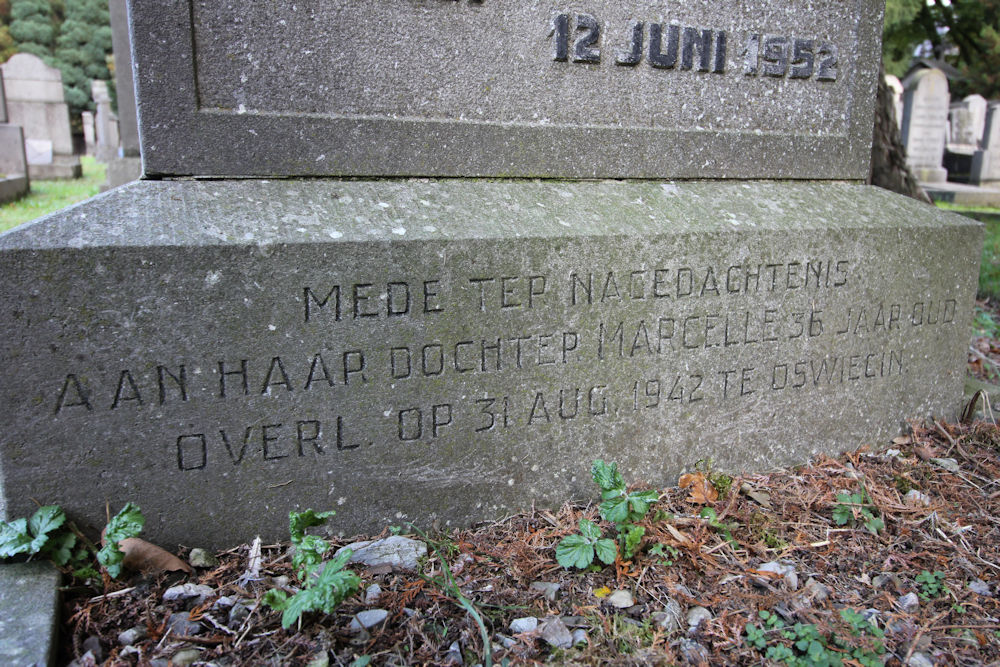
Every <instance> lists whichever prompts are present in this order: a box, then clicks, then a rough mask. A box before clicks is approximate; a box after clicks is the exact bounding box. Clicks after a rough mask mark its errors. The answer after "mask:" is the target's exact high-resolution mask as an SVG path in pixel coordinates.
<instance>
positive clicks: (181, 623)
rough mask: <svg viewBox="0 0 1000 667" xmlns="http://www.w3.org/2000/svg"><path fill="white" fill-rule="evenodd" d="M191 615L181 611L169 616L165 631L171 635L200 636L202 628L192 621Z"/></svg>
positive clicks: (199, 624)
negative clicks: (167, 630) (168, 631)
mask: <svg viewBox="0 0 1000 667" xmlns="http://www.w3.org/2000/svg"><path fill="white" fill-rule="evenodd" d="M190 619H191V615H190V614H189V613H188V612H186V611H182V612H179V613H176V614H170V618H168V619H167V629H169V630H170V634H172V635H175V636H176V635H186V636H191V635H197V634H200V633H201V632H202V631H203V630H204V628H202V627H201V623H198V622H196V621H192V620H190Z"/></svg>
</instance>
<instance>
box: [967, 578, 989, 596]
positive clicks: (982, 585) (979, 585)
mask: <svg viewBox="0 0 1000 667" xmlns="http://www.w3.org/2000/svg"><path fill="white" fill-rule="evenodd" d="M969 590H970V591H972V592H973V593H976V594H977V595H985V596H987V597H990V596H992V595H993V591H992V590H990V585H989V584H988V583H986V582H985V581H983V580H982V579H973V580H972V581H970V582H969Z"/></svg>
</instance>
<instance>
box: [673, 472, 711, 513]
mask: <svg viewBox="0 0 1000 667" xmlns="http://www.w3.org/2000/svg"><path fill="white" fill-rule="evenodd" d="M677 485H678V486H680V487H681V488H682V489H689V493H690V495H689V496H688V497H687V501H688V502H689V503H693V504H695V505H707V504H709V503H714V502H715V501H716V500H718V499H719V492H718V491H716V490H715V487H714V486H712V482H710V481H709V479H708V478H707V477H706V476H705V475H704V474H703V473H700V472H689V473H685V474H683V475H681V477H680V479H679V480H678V482H677Z"/></svg>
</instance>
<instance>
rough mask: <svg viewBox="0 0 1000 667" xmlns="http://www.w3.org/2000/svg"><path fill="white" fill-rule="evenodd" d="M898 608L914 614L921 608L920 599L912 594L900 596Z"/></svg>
mask: <svg viewBox="0 0 1000 667" xmlns="http://www.w3.org/2000/svg"><path fill="white" fill-rule="evenodd" d="M896 606H897V607H899V608H900V609H901V610H903V611H904V612H906V613H910V612H914V611H916V610H917V609H919V608H920V598H919V597H917V594H916V593H913V592H910V593H907V594H906V595H901V596H899V599H898V600H896Z"/></svg>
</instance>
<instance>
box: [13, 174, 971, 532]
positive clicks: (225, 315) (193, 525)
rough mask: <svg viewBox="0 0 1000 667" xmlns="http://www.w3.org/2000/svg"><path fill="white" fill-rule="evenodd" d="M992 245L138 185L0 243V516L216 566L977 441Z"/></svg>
mask: <svg viewBox="0 0 1000 667" xmlns="http://www.w3.org/2000/svg"><path fill="white" fill-rule="evenodd" d="M982 237H983V228H982V225H981V224H979V223H977V222H975V221H973V220H970V219H968V218H965V217H962V216H959V215H955V214H952V213H948V212H945V211H940V210H938V209H936V208H934V207H931V206H928V205H926V204H923V203H920V202H917V201H915V200H913V199H910V198H908V197H903V196H901V195H897V194H894V193H891V192H888V191H885V190H882V189H880V188H875V187H867V186H861V185H850V184H843V183H809V182H688V183H679V184H671V183H658V182H649V181H601V182H593V181H587V182H567V181H554V180H546V181H494V180H479V179H471V180H458V179H452V180H442V181H435V180H427V179H419V180H387V179H386V180H371V181H366V180H318V179H317V180H271V181H267V180H220V181H138V182H136V183H131V184H129V185H125V186H122V187H119V188H116V189H114V190H112V191H109V192H107V193H105V194H103V195H98V196H97V197H95V198H94V199H91V200H90V201H87V202H84V203H82V204H78V205H76V206H74V207H71V208H69V209H65V210H63V211H60V212H57V213H54V214H52V215H50V216H48V217H46V218H44V219H43V220H41V221H39V222H37V223H35V224H32V225H28V226H26V227H22V228H18V229H15V230H12V231H11V232H9V233H7V234H4V235H2V236H0V284H3V285H4V289H3V290H0V312H3V313H7V314H8V316H7V317H4V318H0V377H3V378H4V381H3V382H2V383H0V423H2V424H3V425H4V428H3V429H2V430H0V475H2V478H0V487H2V494H0V497H2V498H3V499H4V501H5V503H6V511H7V513H8V515H9V517H17V516H25V515H28V514H30V513H31V512H32V511H34V509H35V508H36V507H37V505H36V504H35V500H37V501H38V502H39V503H42V504H54V503H58V504H60V505H62V506H63V507H64V508H65V509H66V510H67V512H68V513H69V514H70V515H71V516H72V517H73V518H74V519H75V520H76V521H77V522H78V524H79V525H81V526H87V527H88V528H91V529H95V530H97V529H99V528H100V527H101V526H102V525H103V524H104V522H105V515H104V511H105V502H108V503H110V505H111V510H112V512H116V511H117V510H118V509H119V508H120V507H121V506H122V505H123V504H124V503H125V502H126V501H133V502H136V503H137V504H138V505H139V506H140V507H142V509H143V511H144V513H145V516H146V529H145V532H144V533H143V537H145V538H146V539H149V540H151V541H153V542H155V543H157V544H160V545H162V546H164V547H166V548H168V549H172V548H173V547H174V546H176V545H177V544H178V543H183V544H198V545H203V546H206V547H208V548H217V547H224V546H229V545H232V544H234V543H237V542H242V541H246V540H248V539H251V538H252V537H253V536H255V535H261V536H262V537H263V538H264V539H266V540H275V539H283V538H286V537H287V531H288V512H289V510H293V509H298V510H302V509H304V508H307V507H312V508H315V509H317V510H319V509H330V508H335V509H336V510H337V516H336V517H335V519H334V524H333V525H334V526H335V530H337V531H343V532H344V533H346V534H352V533H355V532H357V531H362V530H364V531H372V532H378V531H379V530H381V529H382V528H383V527H384V526H385V525H387V524H397V525H398V524H400V523H403V522H406V521H413V522H416V523H417V524H418V525H421V526H427V525H429V524H430V523H431V522H433V521H434V520H440V522H441V525H442V526H449V525H459V524H468V523H471V522H473V521H477V520H484V519H489V518H493V517H497V516H502V515H505V514H507V513H509V512H511V511H513V510H517V509H523V508H528V507H530V506H532V505H533V504H534V505H537V506H539V507H558V506H560V505H561V504H562V503H563V502H565V501H567V500H570V499H592V498H594V497H595V496H594V494H595V487H594V485H593V483H592V482H591V480H590V474H589V468H590V465H591V461H592V460H593V459H595V458H603V459H605V460H613V461H617V462H618V463H619V464H620V465H621V466H622V469H623V470H624V471H625V474H626V476H627V477H628V478H629V479H637V480H644V481H645V482H647V483H649V484H651V485H655V486H664V485H668V484H675V483H676V481H677V475H678V473H680V472H682V471H683V470H685V469H687V470H690V469H692V468H693V466H694V465H695V463H696V462H697V461H698V460H699V459H712V460H713V462H714V464H715V465H717V466H719V468H720V469H722V470H727V471H741V470H749V471H753V470H764V469H770V468H773V467H775V466H784V465H790V464H794V463H800V462H803V461H805V460H807V459H808V458H810V457H811V456H813V455H815V454H817V453H819V452H826V453H831V454H832V453H835V452H838V451H842V450H846V449H854V448H855V447H857V446H858V445H859V444H861V443H875V442H879V441H882V439H883V438H888V437H890V436H892V435H895V434H897V433H898V432H899V429H900V426H901V425H902V424H904V423H905V420H907V419H908V418H913V417H923V416H926V415H929V414H934V415H938V416H942V417H949V416H954V415H956V413H957V411H958V409H959V408H960V406H961V402H962V388H963V383H964V379H965V361H966V353H967V350H966V348H967V345H968V331H969V327H970V325H971V321H972V311H973V304H974V296H975V290H976V282H977V278H978V273H979V256H980V249H981V245H982ZM67 479H71V480H73V483H71V484H69V483H67V482H66V480H67Z"/></svg>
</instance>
